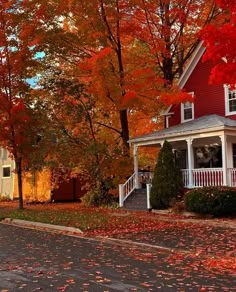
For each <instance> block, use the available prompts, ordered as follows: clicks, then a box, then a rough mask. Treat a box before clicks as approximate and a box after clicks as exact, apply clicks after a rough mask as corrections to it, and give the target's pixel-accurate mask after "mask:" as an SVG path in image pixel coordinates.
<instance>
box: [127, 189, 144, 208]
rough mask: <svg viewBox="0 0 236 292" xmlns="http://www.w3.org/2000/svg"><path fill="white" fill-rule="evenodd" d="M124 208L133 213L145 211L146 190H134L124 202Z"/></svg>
mask: <svg viewBox="0 0 236 292" xmlns="http://www.w3.org/2000/svg"><path fill="white" fill-rule="evenodd" d="M124 208H125V209H127V210H133V211H147V190H146V189H137V190H135V191H134V192H133V193H132V194H130V196H129V197H128V198H127V199H126V200H125V202H124Z"/></svg>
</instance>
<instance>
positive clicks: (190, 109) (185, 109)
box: [181, 101, 194, 123]
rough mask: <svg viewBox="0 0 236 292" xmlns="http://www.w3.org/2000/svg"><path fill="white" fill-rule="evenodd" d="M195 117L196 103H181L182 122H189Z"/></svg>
mask: <svg viewBox="0 0 236 292" xmlns="http://www.w3.org/2000/svg"><path fill="white" fill-rule="evenodd" d="M193 119H194V104H193V102H189V101H187V102H185V103H181V122H182V123H183V122H187V121H191V120H193Z"/></svg>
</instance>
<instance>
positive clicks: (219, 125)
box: [129, 115, 236, 143]
mask: <svg viewBox="0 0 236 292" xmlns="http://www.w3.org/2000/svg"><path fill="white" fill-rule="evenodd" d="M226 128H227V129H229V128H230V129H233V130H234V131H236V121H235V120H231V119H228V118H225V117H222V116H219V115H207V116H202V117H200V118H197V119H195V120H192V121H189V122H185V123H182V124H178V125H175V126H172V127H170V128H166V129H163V130H160V131H155V132H152V133H149V134H145V135H142V136H139V137H136V138H134V139H130V140H129V143H142V142H148V141H154V140H156V141H157V143H158V142H160V141H163V140H165V139H169V138H172V139H173V138H175V137H180V136H189V135H193V134H197V133H203V132H211V131H212V132H213V131H217V130H225V129H226Z"/></svg>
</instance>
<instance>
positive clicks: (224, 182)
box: [220, 135, 227, 186]
mask: <svg viewBox="0 0 236 292" xmlns="http://www.w3.org/2000/svg"><path fill="white" fill-rule="evenodd" d="M220 140H221V148H222V170H223V185H224V186H226V185H227V165H226V136H225V135H222V136H220Z"/></svg>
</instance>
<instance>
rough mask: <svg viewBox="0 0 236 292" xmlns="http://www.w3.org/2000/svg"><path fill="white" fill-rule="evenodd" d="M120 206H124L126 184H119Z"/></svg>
mask: <svg viewBox="0 0 236 292" xmlns="http://www.w3.org/2000/svg"><path fill="white" fill-rule="evenodd" d="M119 206H120V207H123V206H124V185H122V184H119Z"/></svg>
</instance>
